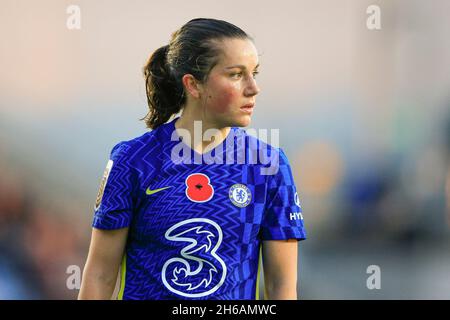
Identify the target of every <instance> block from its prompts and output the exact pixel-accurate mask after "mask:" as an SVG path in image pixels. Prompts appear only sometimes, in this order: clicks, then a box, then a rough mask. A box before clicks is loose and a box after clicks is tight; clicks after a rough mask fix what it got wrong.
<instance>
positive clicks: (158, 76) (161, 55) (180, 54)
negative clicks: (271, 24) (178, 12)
mask: <svg viewBox="0 0 450 320" xmlns="http://www.w3.org/2000/svg"><path fill="white" fill-rule="evenodd" d="M228 38H233V39H250V40H253V39H252V38H251V37H250V36H249V35H247V33H245V32H244V31H243V30H241V29H240V28H238V27H237V26H235V25H233V24H231V23H229V22H226V21H223V20H216V19H206V18H197V19H193V20H191V21H189V22H187V23H186V24H185V25H183V26H182V27H181V28H180V29H179V30H177V31H175V32H174V33H172V37H171V40H170V42H169V44H168V45H165V46H163V47H161V48H159V49H157V50H156V51H155V52H153V54H152V55H151V56H150V58H149V60H148V62H147V63H146V64H145V66H144V69H143V72H144V78H145V89H146V93H147V104H148V108H149V112H148V113H147V115H146V116H145V117H144V118H143V119H141V120H144V121H145V123H146V125H147V127H148V128H151V129H155V128H157V127H158V126H160V125H162V124H164V123H165V122H167V121H168V120H169V119H170V117H171V116H172V115H174V114H176V113H178V112H179V111H180V110H181V108H182V106H183V105H184V104H185V103H186V96H185V93H184V87H183V83H182V81H181V79H182V77H183V76H184V75H185V74H192V75H193V76H194V78H195V79H197V80H198V81H200V82H201V83H204V82H206V81H207V79H208V75H209V72H210V71H211V69H212V68H213V67H214V66H215V65H216V64H217V63H218V60H219V55H220V53H221V51H220V50H221V48H220V45H219V41H220V40H224V39H228Z"/></svg>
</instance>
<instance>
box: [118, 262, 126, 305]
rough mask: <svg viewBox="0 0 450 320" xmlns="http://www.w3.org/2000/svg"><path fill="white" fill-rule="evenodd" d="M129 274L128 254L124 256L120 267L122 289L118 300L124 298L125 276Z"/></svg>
mask: <svg viewBox="0 0 450 320" xmlns="http://www.w3.org/2000/svg"><path fill="white" fill-rule="evenodd" d="M126 275H127V254H126V253H125V254H124V255H123V258H122V265H121V267H120V290H119V294H118V295H117V300H123V292H124V291H125V277H126Z"/></svg>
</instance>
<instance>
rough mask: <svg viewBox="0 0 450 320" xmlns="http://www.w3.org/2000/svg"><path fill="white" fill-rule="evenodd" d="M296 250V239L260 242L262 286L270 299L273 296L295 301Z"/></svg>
mask: <svg viewBox="0 0 450 320" xmlns="http://www.w3.org/2000/svg"><path fill="white" fill-rule="evenodd" d="M297 249H298V241H297V239H288V240H267V241H263V242H262V255H263V256H262V261H263V270H264V284H265V285H264V286H265V288H266V292H267V293H268V294H269V298H270V299H271V298H273V296H274V295H276V296H278V297H280V298H283V297H282V296H281V295H285V298H292V299H296V290H297V265H298V263H297V255H298V251H297ZM280 294H281V295H280Z"/></svg>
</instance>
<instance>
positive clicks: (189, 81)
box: [181, 74, 202, 99]
mask: <svg viewBox="0 0 450 320" xmlns="http://www.w3.org/2000/svg"><path fill="white" fill-rule="evenodd" d="M181 81H182V82H183V86H184V89H185V90H186V91H187V92H188V93H189V94H190V95H191V96H192V97H194V98H196V99H198V98H200V95H201V92H202V86H201V84H200V83H199V82H198V81H197V80H196V79H195V78H194V76H193V75H192V74H185V75H184V76H183V78H181Z"/></svg>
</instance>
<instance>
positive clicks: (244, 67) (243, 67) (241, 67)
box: [225, 63, 259, 70]
mask: <svg viewBox="0 0 450 320" xmlns="http://www.w3.org/2000/svg"><path fill="white" fill-rule="evenodd" d="M258 67H259V63H258V64H257V65H256V67H255V69H256V68H258ZM233 68H240V69H244V70H245V69H247V67H246V66H244V65H242V64H236V65H234V66H230V67H226V68H225V69H233Z"/></svg>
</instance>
